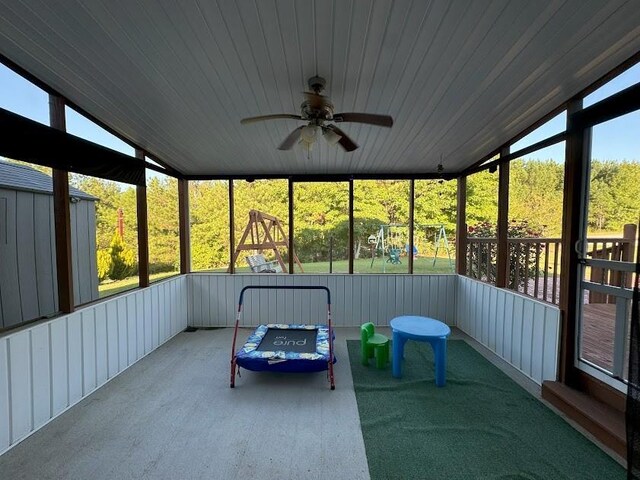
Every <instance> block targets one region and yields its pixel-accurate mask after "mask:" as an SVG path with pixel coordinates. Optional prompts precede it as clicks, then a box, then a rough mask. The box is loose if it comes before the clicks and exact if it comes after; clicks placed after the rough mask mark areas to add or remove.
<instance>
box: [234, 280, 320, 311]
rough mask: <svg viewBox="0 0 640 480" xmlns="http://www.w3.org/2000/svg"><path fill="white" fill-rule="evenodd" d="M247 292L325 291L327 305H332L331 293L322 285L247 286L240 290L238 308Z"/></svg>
mask: <svg viewBox="0 0 640 480" xmlns="http://www.w3.org/2000/svg"><path fill="white" fill-rule="evenodd" d="M246 290H324V291H325V292H327V305H331V292H330V291H329V289H328V288H327V287H323V286H320V285H247V286H246V287H244V288H243V289H242V290H240V300H239V301H238V306H240V307H242V299H243V297H244V292H245V291H246Z"/></svg>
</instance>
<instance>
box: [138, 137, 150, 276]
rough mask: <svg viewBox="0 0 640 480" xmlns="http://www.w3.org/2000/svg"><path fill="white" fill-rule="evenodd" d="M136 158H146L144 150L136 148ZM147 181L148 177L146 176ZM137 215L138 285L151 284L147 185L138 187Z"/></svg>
mask: <svg viewBox="0 0 640 480" xmlns="http://www.w3.org/2000/svg"><path fill="white" fill-rule="evenodd" d="M136 158H139V159H141V160H144V150H140V149H139V148H136ZM145 183H146V178H145ZM136 215H137V217H138V285H140V287H148V286H149V221H148V210H147V187H146V185H144V186H142V185H138V186H137V187H136Z"/></svg>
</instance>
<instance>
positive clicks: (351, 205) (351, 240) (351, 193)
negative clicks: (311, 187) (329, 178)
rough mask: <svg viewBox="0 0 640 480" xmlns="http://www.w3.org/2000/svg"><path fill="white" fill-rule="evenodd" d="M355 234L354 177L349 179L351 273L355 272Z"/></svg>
mask: <svg viewBox="0 0 640 480" xmlns="http://www.w3.org/2000/svg"><path fill="white" fill-rule="evenodd" d="M353 243H354V235H353V178H351V179H349V273H350V274H352V273H353V264H354V260H355V253H356V252H355V250H354V248H353V247H354V245H353Z"/></svg>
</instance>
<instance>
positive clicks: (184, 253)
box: [178, 178, 191, 274]
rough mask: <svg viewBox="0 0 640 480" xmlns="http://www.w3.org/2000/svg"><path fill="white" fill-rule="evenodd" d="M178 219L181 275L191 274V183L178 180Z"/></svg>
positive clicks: (181, 179)
mask: <svg viewBox="0 0 640 480" xmlns="http://www.w3.org/2000/svg"><path fill="white" fill-rule="evenodd" d="M178 218H179V224H180V273H182V274H184V273H189V272H191V240H190V235H189V227H190V225H189V182H188V180H185V179H184V178H179V179H178Z"/></svg>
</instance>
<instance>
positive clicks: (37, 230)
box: [0, 160, 98, 328]
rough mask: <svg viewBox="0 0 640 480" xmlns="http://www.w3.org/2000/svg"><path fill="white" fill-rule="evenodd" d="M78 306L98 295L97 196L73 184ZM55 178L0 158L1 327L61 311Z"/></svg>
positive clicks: (74, 262)
mask: <svg viewBox="0 0 640 480" xmlns="http://www.w3.org/2000/svg"><path fill="white" fill-rule="evenodd" d="M69 193H70V196H71V232H72V233H71V240H72V245H73V259H72V261H73V280H74V299H75V303H76V305H79V304H82V303H87V302H90V301H92V300H95V299H97V298H98V273H97V263H96V214H95V213H96V209H95V202H96V200H98V199H97V198H96V197H93V196H91V195H88V194H87V193H84V192H82V191H80V190H78V189H77V188H71V189H70V192H69ZM55 258H56V257H55V235H54V217H53V179H52V178H51V177H50V176H49V175H47V174H45V173H42V172H40V171H38V170H35V169H33V168H31V167H28V166H26V165H21V164H15V163H10V162H7V161H3V160H0V328H7V327H12V326H15V325H18V324H20V323H23V322H27V321H29V320H34V319H37V318H40V317H43V316H47V315H50V314H52V313H55V312H57V311H58V296H57V291H58V289H57V278H56V260H55Z"/></svg>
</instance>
